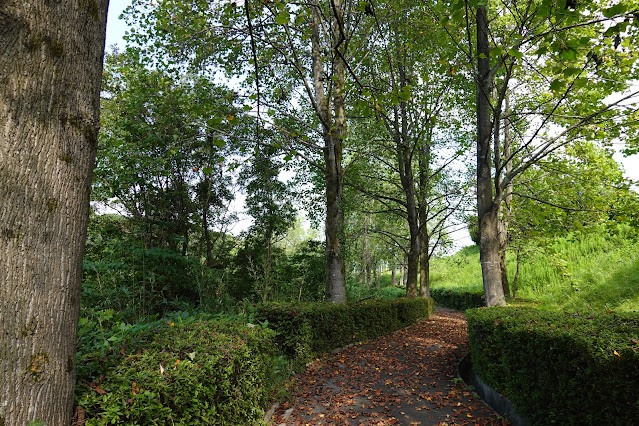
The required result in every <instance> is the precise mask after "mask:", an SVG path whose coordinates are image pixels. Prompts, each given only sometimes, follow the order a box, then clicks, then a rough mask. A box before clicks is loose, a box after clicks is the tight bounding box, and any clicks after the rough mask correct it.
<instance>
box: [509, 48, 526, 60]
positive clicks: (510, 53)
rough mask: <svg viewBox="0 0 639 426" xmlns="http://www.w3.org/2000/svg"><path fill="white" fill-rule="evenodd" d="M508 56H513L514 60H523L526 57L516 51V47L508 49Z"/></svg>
mask: <svg viewBox="0 0 639 426" xmlns="http://www.w3.org/2000/svg"><path fill="white" fill-rule="evenodd" d="M508 54H509V55H510V56H512V57H513V58H517V59H521V58H523V57H524V54H523V53H521V52H520V51H519V50H517V49H515V48H514V47H511V48H510V49H508Z"/></svg>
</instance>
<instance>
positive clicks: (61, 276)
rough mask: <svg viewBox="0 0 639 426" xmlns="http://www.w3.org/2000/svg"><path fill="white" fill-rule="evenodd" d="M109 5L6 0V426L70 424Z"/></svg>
mask: <svg viewBox="0 0 639 426" xmlns="http://www.w3.org/2000/svg"><path fill="white" fill-rule="evenodd" d="M107 4H108V1H107V0H94V1H66V2H57V1H42V0H34V1H31V2H29V3H28V4H27V3H25V2H24V1H23V0H4V1H2V2H0V206H1V207H0V281H1V282H0V395H1V397H0V398H1V399H0V401H1V403H0V424H2V425H20V426H22V425H26V424H27V422H29V421H35V420H40V421H42V422H44V423H46V424H47V425H52V426H53V425H69V424H71V419H72V410H73V390H74V382H75V346H76V338H77V324H78V314H79V306H80V283H81V277H82V257H83V254H84V243H85V238H86V225H87V218H88V211H89V193H90V185H91V173H92V169H93V166H94V161H95V152H96V145H97V133H98V127H99V95H100V82H101V77H102V56H103V54H104V35H105V26H106V9H107Z"/></svg>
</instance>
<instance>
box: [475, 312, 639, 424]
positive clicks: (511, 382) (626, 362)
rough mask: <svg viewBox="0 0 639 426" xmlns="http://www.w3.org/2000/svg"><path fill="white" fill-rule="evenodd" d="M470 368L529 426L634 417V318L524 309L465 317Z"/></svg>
mask: <svg viewBox="0 0 639 426" xmlns="http://www.w3.org/2000/svg"><path fill="white" fill-rule="evenodd" d="M467 317H468V329H469V339H470V344H471V354H472V363H473V368H474V370H475V372H476V373H477V374H478V375H479V376H480V377H481V378H482V380H484V381H485V382H486V383H487V384H488V385H489V386H491V387H493V388H495V389H496V390H497V391H498V392H500V393H502V394H503V395H505V396H506V397H507V398H509V399H510V401H511V402H513V404H514V405H515V406H516V407H517V408H518V410H520V413H519V414H521V415H523V416H525V417H527V418H528V419H529V420H530V421H531V422H532V423H533V424H554V423H557V422H558V423H561V424H575V425H576V424H632V423H633V422H634V421H636V419H637V418H638V417H639V399H638V397H637V393H636V389H637V386H639V316H638V315H637V313H623V314H621V313H614V312H612V311H593V312H581V313H574V314H569V313H567V312H566V313H565V312H547V311H540V310H537V309H531V308H513V307H506V308H481V309H475V310H470V311H467Z"/></svg>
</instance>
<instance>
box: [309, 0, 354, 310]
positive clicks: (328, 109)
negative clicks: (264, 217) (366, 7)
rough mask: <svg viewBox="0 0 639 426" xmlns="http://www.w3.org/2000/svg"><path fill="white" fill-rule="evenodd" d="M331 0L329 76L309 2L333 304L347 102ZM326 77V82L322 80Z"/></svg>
mask: <svg viewBox="0 0 639 426" xmlns="http://www.w3.org/2000/svg"><path fill="white" fill-rule="evenodd" d="M332 1H333V8H332V9H333V11H334V13H333V21H334V22H333V23H332V27H333V34H332V40H333V43H334V45H333V46H331V47H332V50H333V52H332V70H333V75H332V78H328V79H325V78H324V75H323V67H322V48H321V45H320V34H319V31H320V28H321V26H322V19H323V17H322V16H323V15H322V11H321V9H320V5H319V2H318V1H317V0H314V1H313V2H312V3H311V8H312V16H313V30H312V35H311V44H312V68H313V83H314V87H315V98H316V104H317V111H316V112H317V115H318V117H319V119H320V121H321V123H322V128H323V138H324V163H325V167H326V168H325V174H324V178H325V186H326V223H325V235H326V299H327V300H328V301H329V302H332V303H346V278H345V277H346V274H345V264H344V258H343V256H342V252H341V242H340V240H341V238H342V234H343V228H344V211H343V210H342V206H341V203H342V196H343V193H344V176H343V170H342V136H343V135H344V130H345V128H346V104H345V100H344V91H345V87H346V73H345V71H346V64H345V63H344V60H343V57H344V53H345V46H346V43H345V41H344V40H342V41H339V40H341V34H340V27H341V25H342V23H343V21H344V16H343V11H342V4H341V1H340V0H332ZM325 80H329V81H325ZM325 83H327V84H328V83H330V84H332V85H333V86H332V88H331V89H332V90H330V93H331V99H330V100H329V99H327V97H326V93H325V91H324V84H325Z"/></svg>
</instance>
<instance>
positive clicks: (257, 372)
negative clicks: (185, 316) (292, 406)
mask: <svg viewBox="0 0 639 426" xmlns="http://www.w3.org/2000/svg"><path fill="white" fill-rule="evenodd" d="M274 336H275V333H274V332H273V331H271V330H269V329H266V328H262V327H259V326H253V327H251V326H250V325H247V324H246V323H243V324H240V323H237V322H229V321H224V320H220V319H215V320H202V321H200V322H193V323H187V324H176V323H174V322H171V321H169V322H168V323H167V322H165V323H164V324H162V325H160V326H158V327H154V328H153V329H151V330H146V331H143V332H141V333H137V334H133V335H131V336H130V337H129V338H128V339H126V340H125V341H122V342H121V345H118V346H119V348H117V347H116V348H114V350H112V351H111V352H110V353H108V356H107V357H104V358H102V359H97V360H96V359H94V357H95V355H93V354H91V353H85V354H83V355H82V356H81V357H80V359H79V360H78V361H79V364H81V365H79V377H78V381H79V384H78V386H77V388H76V389H77V390H76V398H77V400H76V403H77V405H78V406H79V407H81V408H80V410H81V411H82V414H81V417H84V418H85V419H86V423H85V424H86V425H104V424H128V425H158V424H161V425H165V424H176V425H178V424H179V425H202V424H216V425H235V424H260V423H261V418H262V416H263V415H264V410H263V408H264V407H265V406H266V405H267V404H268V398H269V392H270V389H271V388H270V380H269V379H270V375H271V374H272V371H273V360H274V340H273V339H274ZM87 364H88V365H93V371H89V370H90V369H89V368H87ZM92 376H93V377H92Z"/></svg>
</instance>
